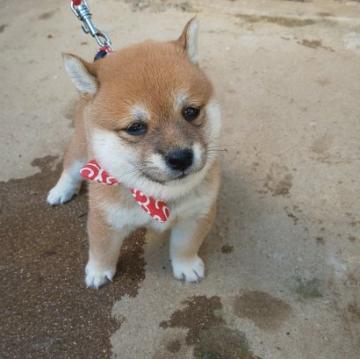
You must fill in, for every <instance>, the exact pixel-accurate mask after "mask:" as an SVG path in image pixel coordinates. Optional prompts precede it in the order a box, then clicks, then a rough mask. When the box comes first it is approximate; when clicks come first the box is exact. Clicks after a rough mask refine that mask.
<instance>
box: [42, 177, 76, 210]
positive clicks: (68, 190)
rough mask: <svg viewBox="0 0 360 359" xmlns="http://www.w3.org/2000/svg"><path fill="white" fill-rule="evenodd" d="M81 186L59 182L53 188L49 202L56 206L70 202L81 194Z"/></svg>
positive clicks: (48, 197)
mask: <svg viewBox="0 0 360 359" xmlns="http://www.w3.org/2000/svg"><path fill="white" fill-rule="evenodd" d="M79 189H80V186H79V185H76V184H74V183H71V182H65V181H59V182H58V183H57V184H56V186H55V187H53V188H52V189H51V190H50V192H49V194H48V196H47V202H48V203H49V204H50V205H52V206H56V205H59V204H63V203H65V202H68V201H70V200H71V198H73V197H74V196H75V195H76V194H77V193H78V192H79Z"/></svg>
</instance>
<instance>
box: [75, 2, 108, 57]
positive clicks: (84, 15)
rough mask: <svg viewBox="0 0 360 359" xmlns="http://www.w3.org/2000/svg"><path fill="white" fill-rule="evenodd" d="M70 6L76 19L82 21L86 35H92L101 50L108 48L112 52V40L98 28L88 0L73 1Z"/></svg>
mask: <svg viewBox="0 0 360 359" xmlns="http://www.w3.org/2000/svg"><path fill="white" fill-rule="evenodd" d="M70 6H71V9H72V11H73V13H74V14H75V15H76V17H77V18H78V19H79V20H80V21H82V25H81V27H82V29H83V31H84V32H85V33H86V34H89V33H90V35H91V36H92V37H93V38H95V40H96V42H97V43H98V45H99V46H100V47H101V48H108V49H109V50H110V51H111V40H110V38H109V37H108V36H107V35H106V34H105V33H104V32H102V31H100V30H98V29H97V28H96V26H95V24H94V22H93V21H92V19H91V13H90V10H89V5H88V4H87V2H86V0H71V3H70Z"/></svg>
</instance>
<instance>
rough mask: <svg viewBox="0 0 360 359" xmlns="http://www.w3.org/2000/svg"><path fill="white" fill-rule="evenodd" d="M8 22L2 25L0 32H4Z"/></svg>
mask: <svg viewBox="0 0 360 359" xmlns="http://www.w3.org/2000/svg"><path fill="white" fill-rule="evenodd" d="M7 26H8V25H7V24H2V25H0V33H2V32H4V30H5V28H7Z"/></svg>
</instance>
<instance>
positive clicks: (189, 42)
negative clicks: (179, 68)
mask: <svg viewBox="0 0 360 359" xmlns="http://www.w3.org/2000/svg"><path fill="white" fill-rule="evenodd" d="M198 30H199V22H198V20H197V18H196V17H193V18H192V19H191V20H190V21H189V22H188V23H187V24H186V25H185V27H184V30H183V32H182V34H181V36H180V37H179V38H178V40H177V41H176V43H177V44H178V45H179V46H181V47H182V48H183V49H184V50H185V52H186V55H187V57H188V59H189V60H190V62H192V63H193V64H197V63H198V60H199V57H198Z"/></svg>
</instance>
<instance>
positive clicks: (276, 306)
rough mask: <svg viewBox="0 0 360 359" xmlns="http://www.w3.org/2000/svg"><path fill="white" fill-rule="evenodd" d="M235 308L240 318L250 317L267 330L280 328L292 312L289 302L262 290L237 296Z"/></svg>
mask: <svg viewBox="0 0 360 359" xmlns="http://www.w3.org/2000/svg"><path fill="white" fill-rule="evenodd" d="M233 309H234V313H235V314H236V315H237V316H238V317H239V318H246V319H250V320H251V321H253V322H254V324H255V325H256V326H257V327H259V328H261V329H265V330H274V329H278V328H279V327H280V326H281V325H282V323H283V322H284V321H285V320H286V319H288V317H289V316H290V313H291V307H290V305H289V304H288V303H286V302H284V301H283V300H281V299H279V298H275V297H273V296H271V295H270V294H268V293H265V292H261V291H251V292H246V293H244V294H242V295H240V296H237V297H236V298H235V301H234V305H233Z"/></svg>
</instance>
